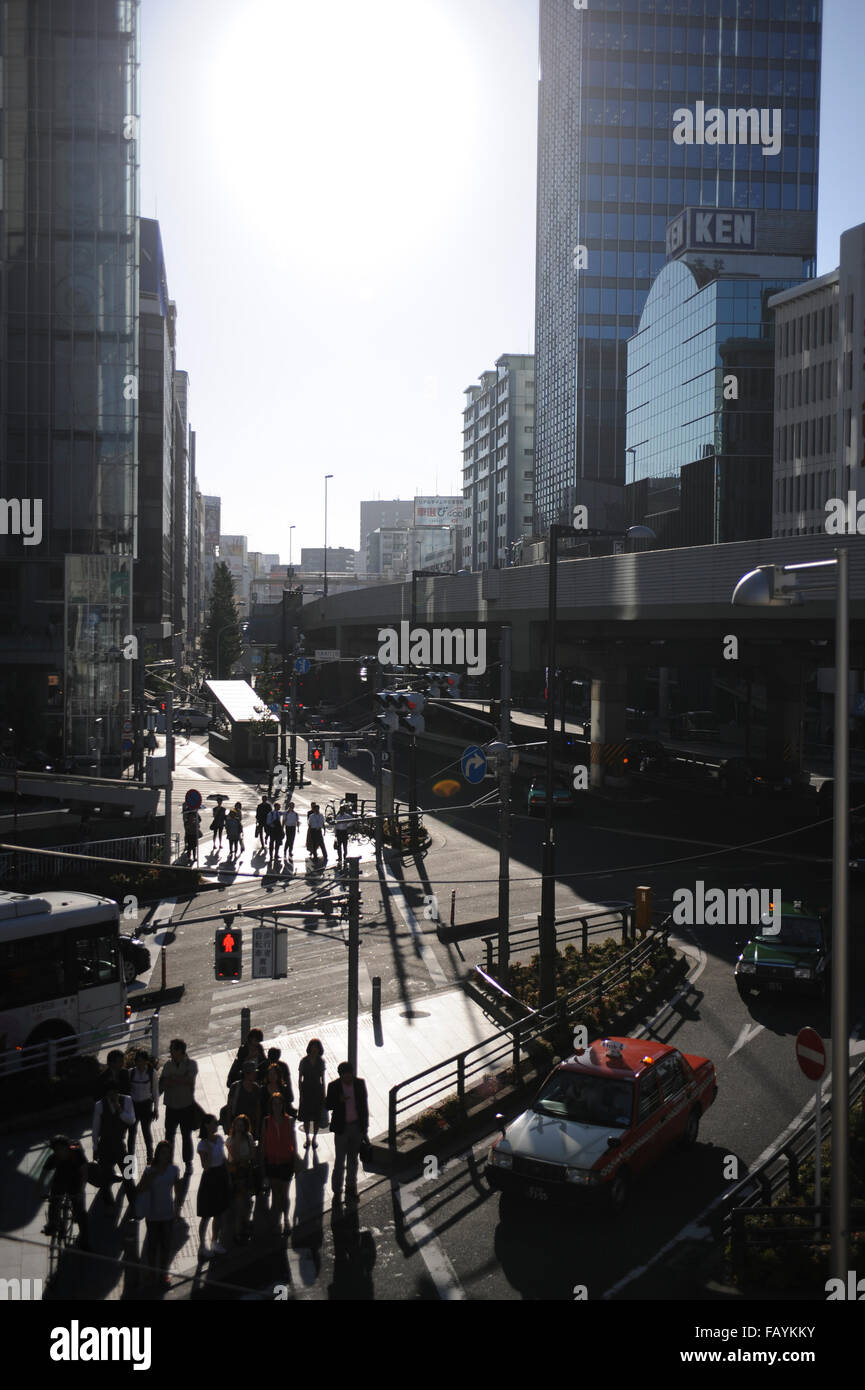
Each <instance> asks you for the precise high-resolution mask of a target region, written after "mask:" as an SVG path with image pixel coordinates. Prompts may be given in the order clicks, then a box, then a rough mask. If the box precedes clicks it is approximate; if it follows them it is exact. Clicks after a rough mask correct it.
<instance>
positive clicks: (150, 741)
mask: <svg viewBox="0 0 865 1390" xmlns="http://www.w3.org/2000/svg"><path fill="white" fill-rule="evenodd" d="M144 747H145V748H146V749H147V751H148V753H155V752H156V750H157V748H158V747H159V744H158V743H157V741H156V735H155V733H154V732H153V730H152V729H148V730H147V733H146V734H145V735H144Z"/></svg>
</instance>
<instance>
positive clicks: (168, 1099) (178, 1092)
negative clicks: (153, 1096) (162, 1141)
mask: <svg viewBox="0 0 865 1390" xmlns="http://www.w3.org/2000/svg"><path fill="white" fill-rule="evenodd" d="M168 1054H169V1055H168V1061H167V1062H166V1063H165V1066H164V1067H163V1068H162V1071H161V1072H160V1075H159V1090H160V1094H161V1095H162V1097H163V1104H164V1106H165V1137H166V1139H167V1140H168V1142H169V1144H170V1145H171V1153H172V1157H173V1155H174V1136H175V1134H176V1133H177V1129H178V1126H179V1127H180V1133H181V1136H182V1146H183V1147H182V1153H183V1162H184V1166H185V1172H187V1173H191V1172H192V1131H193V1129H194V1128H195V1121H196V1116H197V1113H198V1107H197V1105H196V1104H195V1083H196V1079H197V1077H198V1063H197V1062H193V1060H192V1058H191V1057H188V1056H187V1055H186V1043H185V1042H184V1041H183V1039H182V1038H173V1039H172V1041H171V1045H170V1046H169V1049H168Z"/></svg>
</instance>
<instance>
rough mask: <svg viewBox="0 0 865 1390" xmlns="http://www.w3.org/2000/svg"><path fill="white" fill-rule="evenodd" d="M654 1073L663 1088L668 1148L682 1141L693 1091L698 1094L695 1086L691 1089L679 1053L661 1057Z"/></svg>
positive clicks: (666, 1145) (665, 1131) (662, 1103)
mask: <svg viewBox="0 0 865 1390" xmlns="http://www.w3.org/2000/svg"><path fill="white" fill-rule="evenodd" d="M654 1071H655V1075H656V1077H657V1080H658V1085H659V1086H660V1088H661V1105H662V1109H663V1113H664V1129H663V1144H662V1147H663V1148H668V1147H669V1146H670V1145H671V1144H674V1143H676V1142H677V1140H679V1139H681V1138H682V1136H683V1135H684V1133H685V1129H686V1128H687V1124H688V1112H689V1110H690V1108H691V1096H692V1091H693V1092H696V1087H695V1086H693V1085H692V1086H691V1087H689V1085H688V1081H687V1079H686V1077H685V1069H684V1067H683V1066H682V1062H681V1058H680V1057H679V1054H678V1052H668V1053H667V1055H666V1056H665V1057H659V1058H658V1061H657V1062H656V1063H655V1066H654ZM692 1081H693V1073H692Z"/></svg>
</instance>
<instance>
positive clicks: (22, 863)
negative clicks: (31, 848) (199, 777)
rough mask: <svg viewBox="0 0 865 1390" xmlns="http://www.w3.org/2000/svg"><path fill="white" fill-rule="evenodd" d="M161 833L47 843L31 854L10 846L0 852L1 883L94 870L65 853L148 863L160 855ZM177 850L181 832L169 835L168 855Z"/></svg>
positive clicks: (64, 875) (82, 860)
mask: <svg viewBox="0 0 865 1390" xmlns="http://www.w3.org/2000/svg"><path fill="white" fill-rule="evenodd" d="M163 843H164V841H163V836H162V835H127V836H126V837H124V838H123V839H119V840H85V841H84V842H83V843H82V844H78V845H49V846H48V847H47V852H46V851H43V852H41V853H39V854H30V853H28V851H27V850H26V849H21V850H13V851H11V852H10V853H7V854H0V883H5V882H7V881H11V880H21V881H23V882H25V883H26V882H29V881H30V880H31V879H38V880H39V881H40V882H46V883H47V882H50V881H51V880H52V879H57V878H60V877H61V875H62V877H63V878H64V879H65V878H69V877H71V876H73V875H76V874H86V873H91V872H92V871H93V867H94V866H93V865H92V864H90V863H88V861H87V860H86V859H75V858H67V857H66V856H68V855H88V854H92V855H94V856H95V857H96V858H98V859H127V860H133V861H134V862H135V863H138V864H150V863H152V862H153V860H154V858H155V857H156V856H157V855H158V856H159V857H160V858H161V857H162V847H163ZM179 853H180V835H179V834H174V835H172V837H171V858H172V860H174V859H176V858H177V856H178V855H179Z"/></svg>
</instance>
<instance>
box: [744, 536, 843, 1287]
mask: <svg viewBox="0 0 865 1390" xmlns="http://www.w3.org/2000/svg"><path fill="white" fill-rule="evenodd" d="M830 565H834V566H835V568H836V576H835V578H836V584H835V748H834V764H835V765H834V787H833V793H834V795H833V807H832V810H833V815H834V821H833V832H832V981H831V987H832V1005H831V1025H830V1031H831V1034H832V1197H831V1246H832V1252H831V1266H832V1267H831V1271H830V1272H831V1274H832V1276H833V1277H834V1278H836V1279H842V1280H844V1281H845V1286H846V1279H847V1255H848V1243H849V1235H848V1221H849V1205H850V1172H849V1147H850V1011H849V998H848V984H847V972H848V963H849V928H848V923H847V887H848V878H849V873H850V863H849V816H850V808H849V804H848V802H849V797H848V784H849V768H848V755H849V717H850V714H849V708H848V706H849V698H850V697H849V687H850V680H849V677H850V590H849V579H848V563H847V551H846V549H844V548H843V547H840V546H839V547H838V549H836V551H835V558H834V560H812V561H808V562H803V563H802V564H794V565H761V566H759V567H758V568H757V569H755V570H751V571H749V573H748V574H746V575H743V576H742V578H741V579H740V580H739V582H738V584H737V585H736V587H735V589H734V590H733V603H735V604H748V605H755V606H756V605H759V606H763V607H769V606H775V607H778V606H780V605H788V604H794V603H801V602H802V595H801V593H800V592H799V591H797V590H796V588H795V583H796V580H795V577H794V579H793V580H792V582H790V581H785V579H784V576H785V575H787V574H793V575H794V576H795V574H796V572H798V571H799V570H815V569H825V568H828V567H829V566H830Z"/></svg>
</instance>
